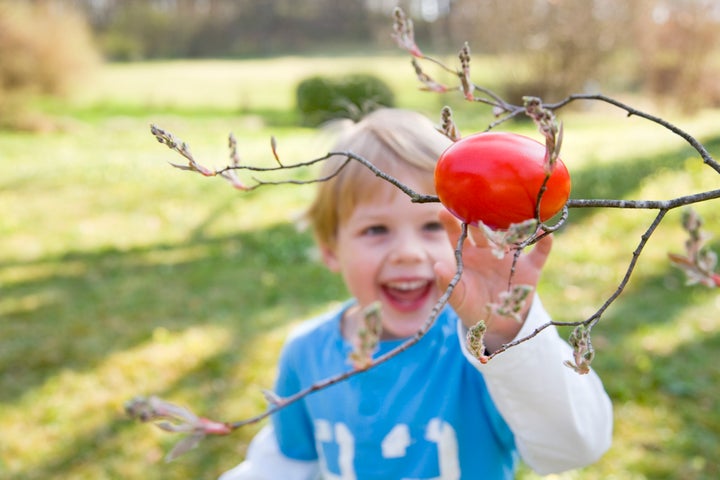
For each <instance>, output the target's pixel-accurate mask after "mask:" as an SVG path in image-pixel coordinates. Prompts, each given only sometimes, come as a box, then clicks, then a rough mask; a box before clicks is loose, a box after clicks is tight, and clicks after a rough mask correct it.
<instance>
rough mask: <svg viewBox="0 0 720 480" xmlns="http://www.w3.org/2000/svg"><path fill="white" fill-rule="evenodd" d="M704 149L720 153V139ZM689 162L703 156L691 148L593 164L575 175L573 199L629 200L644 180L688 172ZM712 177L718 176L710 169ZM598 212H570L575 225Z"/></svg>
mask: <svg viewBox="0 0 720 480" xmlns="http://www.w3.org/2000/svg"><path fill="white" fill-rule="evenodd" d="M703 145H704V146H705V148H706V149H707V150H708V151H709V152H710V153H711V154H714V155H716V154H718V153H720V136H716V137H712V138H708V139H706V140H704V141H703ZM687 158H697V159H698V162H699V161H700V155H699V154H698V153H697V152H696V151H695V150H694V149H693V148H692V147H690V146H689V145H687V146H682V147H681V148H678V149H676V150H672V151H663V152H662V153H658V154H656V155H651V156H646V157H633V158H627V159H624V160H623V161H621V162H620V161H617V162H611V163H601V164H597V163H593V164H589V165H586V166H584V167H583V168H580V169H574V170H573V171H572V172H571V173H572V182H573V185H572V192H571V197H572V198H575V199H579V198H588V199H628V197H627V195H628V194H629V193H630V192H632V191H633V190H635V189H637V187H638V185H640V182H642V180H643V179H644V178H647V177H649V176H652V175H655V174H657V173H659V172H662V171H679V170H684V169H685V168H686V165H685V160H686V159H687ZM705 168H709V167H705ZM708 174H709V175H715V173H714V172H711V170H709V169H708ZM668 195H673V192H668ZM668 198H670V197H669V196H668ZM652 200H663V199H660V198H658V199H652ZM595 210H596V209H592V208H575V209H573V210H572V211H571V212H570V218H571V220H572V221H579V220H583V219H585V218H586V217H587V216H588V215H590V214H591V213H592V212H593V211H595Z"/></svg>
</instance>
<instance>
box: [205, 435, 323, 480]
mask: <svg viewBox="0 0 720 480" xmlns="http://www.w3.org/2000/svg"><path fill="white" fill-rule="evenodd" d="M279 478H282V479H283V480H317V479H319V478H320V476H319V467H318V462H317V461H304V460H294V459H292V458H288V457H286V456H285V455H283V454H282V452H280V448H279V447H278V443H277V439H276V438H275V432H274V430H273V427H272V425H267V426H265V427H263V428H262V429H261V430H260V432H258V434H257V435H256V436H255V437H254V438H253V440H252V442H250V446H249V447H248V451H247V455H246V457H245V461H244V462H242V463H241V464H240V465H238V466H237V467H235V468H233V469H232V470H229V471H227V472H225V473H223V474H222V475H220V478H219V479H218V480H277V479H279Z"/></svg>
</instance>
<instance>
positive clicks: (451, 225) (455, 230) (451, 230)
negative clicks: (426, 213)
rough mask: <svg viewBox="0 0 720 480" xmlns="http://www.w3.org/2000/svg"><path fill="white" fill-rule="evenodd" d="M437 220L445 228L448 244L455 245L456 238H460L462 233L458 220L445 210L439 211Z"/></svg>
mask: <svg viewBox="0 0 720 480" xmlns="http://www.w3.org/2000/svg"><path fill="white" fill-rule="evenodd" d="M438 219H439V220H440V223H442V225H443V227H444V228H445V231H446V232H447V235H448V239H450V242H452V244H453V245H456V244H457V241H458V238H460V234H461V233H462V228H461V227H460V220H458V219H457V218H455V216H454V215H453V214H452V213H450V212H448V211H447V210H445V209H442V210H440V214H439V215H438Z"/></svg>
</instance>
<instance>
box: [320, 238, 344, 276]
mask: <svg viewBox="0 0 720 480" xmlns="http://www.w3.org/2000/svg"><path fill="white" fill-rule="evenodd" d="M318 247H319V248H320V255H321V257H322V261H323V263H324V264H325V266H326V267H327V268H328V270H330V271H331V272H335V273H337V272H339V271H340V261H339V260H338V257H337V254H336V253H335V249H334V248H333V247H331V246H330V245H319V246H318Z"/></svg>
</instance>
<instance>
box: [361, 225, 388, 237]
mask: <svg viewBox="0 0 720 480" xmlns="http://www.w3.org/2000/svg"><path fill="white" fill-rule="evenodd" d="M387 231H388V229H387V227H386V226H385V225H371V226H369V227H367V228H365V229H364V230H363V231H362V233H363V235H370V236H373V235H382V234H384V233H387Z"/></svg>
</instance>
